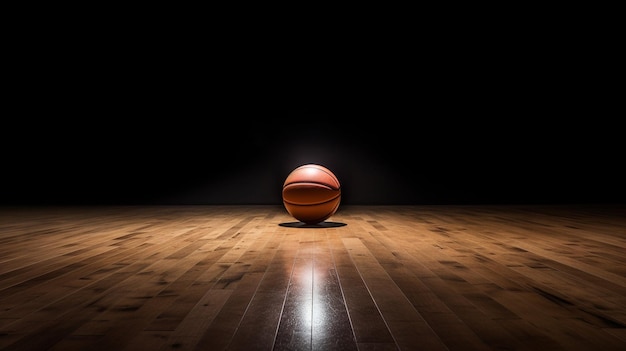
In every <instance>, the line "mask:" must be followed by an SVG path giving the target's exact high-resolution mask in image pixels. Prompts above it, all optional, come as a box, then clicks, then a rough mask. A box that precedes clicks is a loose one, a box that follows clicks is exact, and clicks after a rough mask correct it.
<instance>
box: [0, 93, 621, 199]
mask: <svg viewBox="0 0 626 351" xmlns="http://www.w3.org/2000/svg"><path fill="white" fill-rule="evenodd" d="M482 103H488V102H487V101H485V102H481V103H477V105H480V104H482ZM511 103H514V102H511ZM363 104H365V102H363ZM424 107H427V109H426V110H423V108H424ZM468 108H469V109H474V110H476V109H480V108H481V106H473V107H468ZM484 108H488V107H484ZM436 109H437V108H436V107H434V106H430V105H419V104H416V105H415V106H412V105H411V106H408V104H402V105H395V106H394V105H392V104H391V102H389V104H387V103H385V104H383V105H376V106H374V105H373V104H370V105H360V106H352V105H348V106H346V105H337V104H335V105H324V108H323V109H321V110H314V109H287V108H282V107H281V106H268V105H263V106H258V109H257V108H254V107H250V108H245V109H242V108H237V107H233V108H227V107H225V106H220V108H219V109H218V108H216V107H207V111H205V112H204V113H199V114H198V116H197V117H194V118H186V117H178V116H174V115H172V116H171V117H170V118H163V119H154V120H152V119H148V120H145V121H138V120H133V119H128V120H126V119H125V118H102V117H100V118H97V119H91V120H89V121H88V119H90V118H88V117H85V121H80V120H79V121H76V120H72V121H67V120H63V119H57V118H51V119H50V120H48V121H44V122H42V121H31V122H28V123H24V124H22V125H20V126H19V127H13V128H12V129H11V132H10V133H9V134H11V137H12V138H13V140H12V142H11V143H5V145H4V148H5V150H11V152H9V153H6V154H5V158H4V167H3V169H4V171H3V176H2V178H3V179H2V188H1V193H2V198H1V199H2V203H3V204H5V205H38V204H40V205H45V204H62V205H92V204H93V205H97V204H174V205H175V204H280V203H281V188H282V182H283V181H284V179H285V178H286V176H287V175H288V173H289V172H290V171H291V170H293V169H294V168H296V167H297V166H299V165H302V164H305V163H318V164H321V165H324V166H326V167H328V168H330V169H331V170H332V171H333V172H334V173H335V174H336V176H337V177H338V178H339V180H340V182H341V185H342V194H343V197H342V203H343V204H383V205H387V204H389V205H390V204H487V203H493V204H515V203H529V204H532V203H542V204H545V203H618V202H621V203H623V202H624V199H625V197H624V195H625V191H624V185H623V179H624V171H623V167H622V166H621V162H622V161H621V140H620V139H619V137H620V134H621V133H620V132H619V128H618V126H617V125H614V124H611V123H608V122H603V121H601V120H600V119H592V118H589V119H583V120H565V121H556V120H547V119H544V118H531V117H528V116H521V115H515V116H511V115H510V114H509V115H507V113H502V116H489V118H484V117H483V118H481V117H480V113H478V112H477V111H474V112H468V113H463V114H460V113H459V114H458V115H457V116H454V117H449V116H446V114H447V113H439V112H437V110H436ZM505 111H506V110H505ZM505 111H504V112H505ZM205 114H206V115H205ZM200 115H202V116H200Z"/></svg>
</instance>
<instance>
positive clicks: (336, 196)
mask: <svg viewBox="0 0 626 351" xmlns="http://www.w3.org/2000/svg"><path fill="white" fill-rule="evenodd" d="M339 197H341V194H337V195H335V196H333V197H332V198H330V199H328V200H326V201H322V202H315V203H306V204H301V203H296V202H291V201H288V200H285V199H283V202H285V203H288V204H290V205H295V206H318V205H322V204H327V203H329V202H332V201H334V200H337V198H339Z"/></svg>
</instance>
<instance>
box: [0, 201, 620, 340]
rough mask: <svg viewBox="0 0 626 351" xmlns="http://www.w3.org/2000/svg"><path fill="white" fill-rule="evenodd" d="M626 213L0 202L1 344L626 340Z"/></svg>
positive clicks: (602, 209)
mask: <svg viewBox="0 0 626 351" xmlns="http://www.w3.org/2000/svg"><path fill="white" fill-rule="evenodd" d="M624 214H626V206H624V205H607V206H605V205H594V206H586V205H580V206H556V205H555V206H532V205H524V206H513V205H509V206H343V207H342V208H340V210H339V211H338V212H337V213H335V215H333V217H332V221H334V222H340V223H344V224H345V226H340V227H319V228H290V227H285V226H281V225H280V224H281V223H286V222H290V221H293V219H292V218H291V217H290V216H289V215H288V213H286V211H285V209H284V208H282V207H281V206H264V205H259V206H253V205H251V206H130V207H126V206H119V207H115V206H103V207H93V208H80V207H76V208H72V207H62V208H0V349H2V350H16V351H22V350H28V351H30V350H44V349H45V350H64V351H65V350H86V349H89V350H99V349H102V350H104V349H107V350H108V349H116V350H121V351H122V350H128V351H130V350H136V349H143V348H146V347H147V348H149V349H151V350H160V351H165V350H204V349H212V350H213V349H214V350H230V351H233V350H276V351H278V350H290V349H306V350H359V351H367V350H414V349H427V350H439V349H441V350H463V351H464V350H488V349H489V350H491V349H511V350H512V349H515V350H536V349H546V350H568V351H570V350H580V351H588V350H589V351H592V350H593V351H595V350H597V349H602V350H620V351H621V350H624V349H626V334H625V332H624V331H625V330H626V283H625V282H626V281H625V280H624V279H626V276H625V274H626V255H624V254H623V252H624V251H626V216H625V215H624Z"/></svg>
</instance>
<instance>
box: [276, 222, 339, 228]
mask: <svg viewBox="0 0 626 351" xmlns="http://www.w3.org/2000/svg"><path fill="white" fill-rule="evenodd" d="M278 225H279V226H281V227H289V228H335V227H343V226H344V225H346V223H341V222H320V223H316V224H306V223H304V222H284V223H279V224H278Z"/></svg>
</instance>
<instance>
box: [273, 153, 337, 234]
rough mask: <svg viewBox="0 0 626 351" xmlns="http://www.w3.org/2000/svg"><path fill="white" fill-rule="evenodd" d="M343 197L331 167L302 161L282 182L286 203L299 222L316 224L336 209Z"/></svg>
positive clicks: (288, 209)
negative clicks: (303, 163)
mask: <svg viewBox="0 0 626 351" xmlns="http://www.w3.org/2000/svg"><path fill="white" fill-rule="evenodd" d="M340 201H341V186H340V184H339V180H338V179H337V177H336V176H335V174H333V172H331V171H330V170H329V169H328V168H326V167H323V166H320V165H317V164H306V165H302V166H300V167H298V168H296V169H294V170H293V171H291V173H289V175H288V176H287V179H285V183H284V184H283V204H284V205H285V209H287V212H289V214H290V215H291V216H292V217H293V218H295V219H297V220H298V221H300V222H304V223H306V224H317V223H320V222H323V221H325V220H326V219H328V218H329V217H330V216H332V215H333V214H335V212H337V208H339V202H340Z"/></svg>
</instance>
